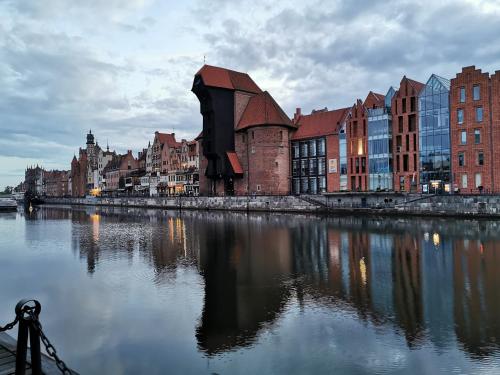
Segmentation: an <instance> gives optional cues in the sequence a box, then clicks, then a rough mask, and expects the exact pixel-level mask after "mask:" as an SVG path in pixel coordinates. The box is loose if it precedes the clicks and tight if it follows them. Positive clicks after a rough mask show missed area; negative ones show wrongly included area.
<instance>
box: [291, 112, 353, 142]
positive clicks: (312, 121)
mask: <svg viewBox="0 0 500 375" xmlns="http://www.w3.org/2000/svg"><path fill="white" fill-rule="evenodd" d="M348 111H349V108H340V109H335V110H333V111H318V112H315V113H311V114H310V115H303V116H300V117H299V119H298V121H297V124H298V126H299V128H298V130H297V131H296V132H295V134H294V135H293V136H292V140H296V139H306V138H315V137H321V136H324V135H328V134H335V133H337V132H338V128H339V125H340V123H341V122H342V120H343V119H344V117H345V115H346V114H347V112H348Z"/></svg>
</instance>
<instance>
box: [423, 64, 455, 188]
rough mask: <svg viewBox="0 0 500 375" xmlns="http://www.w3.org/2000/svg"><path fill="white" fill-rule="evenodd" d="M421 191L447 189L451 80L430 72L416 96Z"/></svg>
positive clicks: (449, 180) (449, 166)
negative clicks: (417, 101) (417, 104)
mask: <svg viewBox="0 0 500 375" xmlns="http://www.w3.org/2000/svg"><path fill="white" fill-rule="evenodd" d="M418 100H419V121H420V128H419V140H420V143H419V153H420V184H421V188H422V192H424V193H425V192H435V191H438V190H447V191H449V189H450V184H451V165H450V154H451V151H450V150H451V147H450V112H449V102H450V81H449V80H447V79H445V78H442V77H439V76H437V75H435V74H433V75H432V76H431V77H430V78H429V80H428V81H427V83H426V85H425V86H424V88H423V89H422V91H421V92H420V95H419V98H418Z"/></svg>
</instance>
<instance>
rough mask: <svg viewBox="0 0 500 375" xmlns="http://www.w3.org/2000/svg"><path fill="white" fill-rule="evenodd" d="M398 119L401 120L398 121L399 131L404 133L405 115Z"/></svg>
mask: <svg viewBox="0 0 500 375" xmlns="http://www.w3.org/2000/svg"><path fill="white" fill-rule="evenodd" d="M398 121H399V122H398V131H399V132H400V133H402V132H403V116H399V117H398Z"/></svg>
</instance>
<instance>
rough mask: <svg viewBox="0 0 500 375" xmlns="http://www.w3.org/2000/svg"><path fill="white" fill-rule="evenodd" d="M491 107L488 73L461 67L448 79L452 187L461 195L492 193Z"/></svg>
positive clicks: (470, 67) (471, 67)
mask: <svg viewBox="0 0 500 375" xmlns="http://www.w3.org/2000/svg"><path fill="white" fill-rule="evenodd" d="M490 108H491V107H490V77H489V74H488V73H483V72H481V70H480V69H476V68H475V67H474V66H468V67H465V68H463V69H462V72H461V73H458V74H457V75H456V76H455V78H453V79H452V80H451V88H450V111H451V113H450V122H451V124H450V126H451V148H452V155H453V162H452V173H453V177H454V187H455V188H456V190H459V191H461V192H464V193H479V192H483V191H485V192H492V191H493V190H494V175H495V171H494V164H493V152H494V149H495V148H494V147H493V137H492V135H493V134H492V124H491V117H490V116H491V109H490ZM497 173H498V172H497Z"/></svg>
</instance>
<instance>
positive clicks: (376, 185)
mask: <svg viewBox="0 0 500 375" xmlns="http://www.w3.org/2000/svg"><path fill="white" fill-rule="evenodd" d="M394 94H395V90H394V89H393V88H392V87H391V88H390V89H389V91H388V92H387V95H386V97H385V103H384V107H383V108H375V109H368V188H369V190H372V191H378V190H392V181H393V175H392V117H391V100H392V97H393V96H394Z"/></svg>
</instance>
